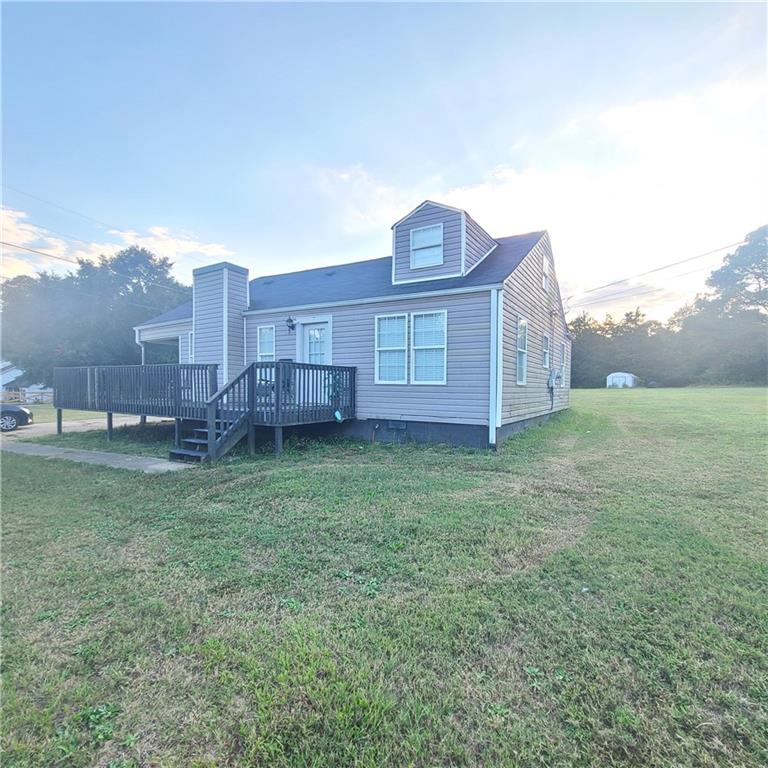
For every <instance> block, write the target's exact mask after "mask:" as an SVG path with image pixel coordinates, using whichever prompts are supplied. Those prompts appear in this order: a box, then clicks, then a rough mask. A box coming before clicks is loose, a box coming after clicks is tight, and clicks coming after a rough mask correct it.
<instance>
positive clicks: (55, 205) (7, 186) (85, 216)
mask: <svg viewBox="0 0 768 768" xmlns="http://www.w3.org/2000/svg"><path fill="white" fill-rule="evenodd" d="M3 187H4V188H5V189H10V190H11V192H16V193H18V194H19V195H24V196H25V197H29V198H31V199H32V200H37V201H38V202H39V203H45V204H46V205H50V206H52V207H53V208H58V209H59V210H60V211H66V212H67V213H73V214H74V215H75V216H80V217H81V218H83V219H86V220H87V221H90V222H93V223H94V224H98V225H99V226H100V227H106V228H107V229H116V230H120V231H123V232H126V231H128V230H126V229H125V228H124V227H113V226H112V225H111V224H107V223H106V222H105V221H101V220H100V219H95V218H94V217H93V216H88V214H85V213H82V212H80V211H76V210H75V209H74V208H66V207H64V206H63V205H59V204H58V203H54V202H52V201H51V200H45V199H44V198H42V197H38V196H37V195H32V194H30V193H29V192H25V191H24V190H23V189H17V188H16V187H12V186H11V185H10V184H3Z"/></svg>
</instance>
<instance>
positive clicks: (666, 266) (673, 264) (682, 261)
mask: <svg viewBox="0 0 768 768" xmlns="http://www.w3.org/2000/svg"><path fill="white" fill-rule="evenodd" d="M745 242H746V241H745V240H740V241H739V242H738V243H731V244H730V245H723V246H721V247H720V248H715V249H714V250H713V251H707V252H706V253H699V254H697V255H696V256H689V257H688V258H687V259H680V261H673V262H671V263H669V264H663V265H662V266H660V267H654V268H653V269H649V270H648V271H647V272H640V273H638V274H637V275H630V276H629V277H624V278H622V279H621V280H613V281H612V282H610V283H605V284H604V285H598V286H596V287H595V288H588V289H587V290H586V291H580V292H579V293H577V294H576V295H577V296H585V295H586V294H588V293H594V292H595V291H601V290H602V289H603V288H610V287H611V286H612V285H618V284H619V283H625V282H627V280H635V279H636V278H638V277H645V276H646V275H652V274H654V273H655V272H662V271H663V270H665V269H670V268H671V267H676V266H678V265H679V264H685V263H687V262H689V261H694V260H695V259H703V258H704V257H705V256H712V255H713V254H715V253H719V252H720V251H724V250H726V249H727V248H735V247H736V246H739V245H743V244H744V243H745ZM569 298H573V297H569Z"/></svg>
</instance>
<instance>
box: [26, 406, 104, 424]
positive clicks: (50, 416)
mask: <svg viewBox="0 0 768 768" xmlns="http://www.w3.org/2000/svg"><path fill="white" fill-rule="evenodd" d="M24 407H25V408H29V409H30V410H31V411H32V413H33V414H34V415H35V424H47V423H49V422H52V421H56V409H55V408H54V407H53V406H52V405H48V404H46V403H40V404H39V405H26V406H24ZM98 418H102V419H104V423H106V418H107V417H106V415H105V414H103V413H99V412H98V411H71V410H65V411H64V412H63V419H64V421H82V420H83V419H98Z"/></svg>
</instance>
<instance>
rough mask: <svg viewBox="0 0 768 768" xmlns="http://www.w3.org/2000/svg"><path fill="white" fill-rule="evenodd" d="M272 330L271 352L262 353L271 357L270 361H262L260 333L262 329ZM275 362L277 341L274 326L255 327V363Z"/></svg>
mask: <svg viewBox="0 0 768 768" xmlns="http://www.w3.org/2000/svg"><path fill="white" fill-rule="evenodd" d="M268 328H271V329H272V351H271V352H264V353H263V354H265V355H272V359H271V360H262V359H261V355H262V351H261V331H262V329H268ZM275 360H277V339H276V338H275V326H274V325H257V326H256V362H257V363H272V362H274V361H275Z"/></svg>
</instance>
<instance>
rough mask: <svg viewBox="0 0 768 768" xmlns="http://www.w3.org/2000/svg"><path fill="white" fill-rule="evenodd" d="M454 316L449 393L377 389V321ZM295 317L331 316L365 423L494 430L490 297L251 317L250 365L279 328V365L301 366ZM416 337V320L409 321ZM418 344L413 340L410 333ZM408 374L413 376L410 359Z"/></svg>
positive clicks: (338, 356) (338, 355) (341, 361)
mask: <svg viewBox="0 0 768 768" xmlns="http://www.w3.org/2000/svg"><path fill="white" fill-rule="evenodd" d="M443 309H444V310H447V313H448V326H447V328H448V332H447V339H448V350H447V356H446V359H447V369H446V379H447V383H446V384H444V385H421V384H375V383H374V365H375V354H376V352H375V330H374V327H375V320H374V318H375V317H376V315H386V314H393V313H399V312H403V313H410V312H421V311H433V310H443ZM288 314H290V315H292V316H293V317H294V318H296V319H297V320H298V321H299V322H300V321H301V320H302V319H303V318H308V317H311V316H318V315H321V316H331V336H332V341H331V346H332V360H331V362H332V364H333V365H352V366H355V367H356V368H357V418H359V419H368V418H372V419H396V420H405V421H430V422H447V423H453V424H486V425H487V424H488V410H489V397H490V391H489V388H490V292H489V291H482V292H479V293H470V294H457V295H453V296H450V295H449V296H443V297H440V296H437V297H429V298H424V299H412V300H402V301H397V300H395V301H386V302H381V303H376V304H364V305H360V304H357V305H352V306H339V307H332V308H328V309H322V310H317V311H316V312H315V311H306V312H303V311H301V310H296V311H291V312H290V313H287V312H280V313H275V314H264V315H247V333H246V337H247V359H248V362H249V363H250V362H254V361H255V360H256V344H257V328H258V326H260V325H274V326H275V353H276V357H277V359H281V358H282V359H291V360H295V359H296V353H297V352H296V343H297V342H296V340H297V335H298V334H299V333H300V331H301V329H300V326H298V325H297V328H296V330H295V331H294V332H292V333H291V332H289V331H288V328H287V326H286V323H285V319H286V317H287V315H288ZM408 324H409V331H410V317H409V318H408ZM409 337H410V332H409ZM407 357H408V361H407V364H408V370H409V372H410V352H409V354H408V355H407Z"/></svg>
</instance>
